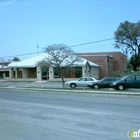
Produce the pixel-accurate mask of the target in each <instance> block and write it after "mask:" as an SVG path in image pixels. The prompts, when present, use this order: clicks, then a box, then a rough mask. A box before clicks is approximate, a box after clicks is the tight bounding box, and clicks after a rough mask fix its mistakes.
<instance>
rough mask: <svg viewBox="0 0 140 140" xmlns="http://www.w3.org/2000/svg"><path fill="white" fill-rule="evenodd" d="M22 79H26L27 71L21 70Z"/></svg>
mask: <svg viewBox="0 0 140 140" xmlns="http://www.w3.org/2000/svg"><path fill="white" fill-rule="evenodd" d="M22 77H23V79H26V78H27V69H22Z"/></svg>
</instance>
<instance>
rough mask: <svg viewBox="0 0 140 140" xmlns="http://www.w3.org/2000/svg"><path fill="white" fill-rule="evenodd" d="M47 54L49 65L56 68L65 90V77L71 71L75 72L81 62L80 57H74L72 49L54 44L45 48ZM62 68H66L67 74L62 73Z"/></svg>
mask: <svg viewBox="0 0 140 140" xmlns="http://www.w3.org/2000/svg"><path fill="white" fill-rule="evenodd" d="M45 52H46V53H47V57H46V59H47V63H48V65H50V66H53V67H55V71H56V72H57V74H58V75H59V77H60V78H61V80H62V86H63V88H64V82H65V81H64V77H65V74H67V73H68V72H69V71H71V70H74V67H75V66H76V65H78V63H79V62H81V59H80V57H78V56H76V55H74V52H73V50H72V49H71V48H69V47H67V45H64V44H53V45H49V46H48V47H46V48H45ZM62 67H65V73H64V72H62Z"/></svg>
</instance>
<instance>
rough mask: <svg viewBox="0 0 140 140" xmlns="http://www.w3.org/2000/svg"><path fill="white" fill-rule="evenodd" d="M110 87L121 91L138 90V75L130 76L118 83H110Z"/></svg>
mask: <svg viewBox="0 0 140 140" xmlns="http://www.w3.org/2000/svg"><path fill="white" fill-rule="evenodd" d="M110 87H112V88H115V89H118V90H123V89H125V88H140V74H130V75H127V76H124V77H123V78H121V79H120V80H118V81H115V82H112V83H111V85H110Z"/></svg>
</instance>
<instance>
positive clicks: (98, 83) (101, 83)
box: [88, 77, 119, 89]
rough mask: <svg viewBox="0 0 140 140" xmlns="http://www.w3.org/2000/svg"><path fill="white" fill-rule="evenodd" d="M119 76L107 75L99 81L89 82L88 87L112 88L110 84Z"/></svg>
mask: <svg viewBox="0 0 140 140" xmlns="http://www.w3.org/2000/svg"><path fill="white" fill-rule="evenodd" d="M118 79H119V78H116V77H105V78H103V79H101V80H99V81H95V82H91V83H89V84H88V87H90V88H94V89H99V88H110V84H111V83H112V82H113V81H116V80H118Z"/></svg>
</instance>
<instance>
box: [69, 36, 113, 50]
mask: <svg viewBox="0 0 140 140" xmlns="http://www.w3.org/2000/svg"><path fill="white" fill-rule="evenodd" d="M112 39H114V38H109V39H104V40H98V41H93V42H88V43H83V44H78V45H73V46H69V47H71V48H73V47H78V46H84V45H89V44H93V43H99V42H104V41H108V40H112Z"/></svg>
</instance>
